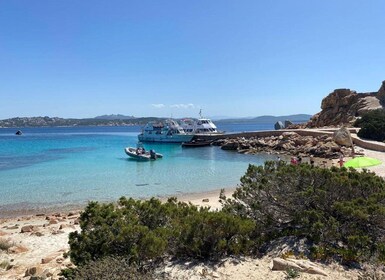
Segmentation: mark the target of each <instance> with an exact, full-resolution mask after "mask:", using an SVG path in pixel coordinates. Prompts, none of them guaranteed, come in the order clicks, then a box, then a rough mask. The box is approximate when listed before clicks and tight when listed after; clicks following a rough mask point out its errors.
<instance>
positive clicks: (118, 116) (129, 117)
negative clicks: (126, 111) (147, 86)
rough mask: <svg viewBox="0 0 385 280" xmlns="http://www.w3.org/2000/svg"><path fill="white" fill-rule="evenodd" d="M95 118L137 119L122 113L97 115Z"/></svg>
mask: <svg viewBox="0 0 385 280" xmlns="http://www.w3.org/2000/svg"><path fill="white" fill-rule="evenodd" d="M94 119H97V120H132V119H135V117H134V116H125V115H121V114H117V115H114V114H112V115H102V116H97V117H95V118H94Z"/></svg>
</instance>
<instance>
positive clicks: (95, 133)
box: [0, 124, 273, 210]
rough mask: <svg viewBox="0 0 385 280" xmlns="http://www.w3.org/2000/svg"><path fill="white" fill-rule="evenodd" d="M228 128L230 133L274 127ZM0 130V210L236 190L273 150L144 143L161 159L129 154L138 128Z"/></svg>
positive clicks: (223, 127)
mask: <svg viewBox="0 0 385 280" xmlns="http://www.w3.org/2000/svg"><path fill="white" fill-rule="evenodd" d="M272 127H273V125H272V124H267V125H247V126H239V125H226V126H219V129H221V130H225V131H227V132H237V131H253V130H265V129H271V128H272ZM16 130H17V129H0V191H1V196H0V210H1V209H16V210H17V209H19V208H23V209H26V208H27V209H28V208H30V209H33V208H34V207H37V206H39V205H41V204H43V203H44V204H46V205H51V206H63V205H66V204H83V203H85V202H87V201H89V200H102V201H114V200H116V199H117V198H119V197H120V196H123V195H124V196H132V197H135V198H142V197H151V196H163V195H172V194H178V193H193V192H201V191H208V190H214V189H219V188H223V187H234V186H236V185H237V184H238V183H239V178H240V177H241V176H242V175H243V174H244V173H245V171H246V168H247V166H248V164H249V163H253V164H262V163H263V162H264V161H265V160H267V159H269V158H270V159H272V156H268V155H258V156H255V155H254V156H252V155H241V154H238V153H236V152H229V151H222V150H221V149H220V148H218V147H204V148H195V149H194V148H193V149H188V148H181V146H180V145H177V144H146V145H145V147H146V149H147V150H148V149H155V150H156V151H157V152H159V153H162V154H163V155H164V158H163V159H159V160H157V161H151V162H136V161H134V160H131V159H129V158H128V157H127V156H126V155H125V153H124V150H123V149H124V147H127V146H135V145H136V142H137V135H138V133H139V131H140V127H73V128H68V127H66V128H64V127H55V128H23V129H22V131H23V133H24V134H23V135H22V136H16V135H14V133H15V131H16Z"/></svg>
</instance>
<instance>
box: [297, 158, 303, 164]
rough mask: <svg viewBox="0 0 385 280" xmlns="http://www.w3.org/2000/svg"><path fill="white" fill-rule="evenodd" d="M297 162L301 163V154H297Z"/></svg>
mask: <svg viewBox="0 0 385 280" xmlns="http://www.w3.org/2000/svg"><path fill="white" fill-rule="evenodd" d="M297 162H298V164H301V163H302V157H301V156H298V160H297Z"/></svg>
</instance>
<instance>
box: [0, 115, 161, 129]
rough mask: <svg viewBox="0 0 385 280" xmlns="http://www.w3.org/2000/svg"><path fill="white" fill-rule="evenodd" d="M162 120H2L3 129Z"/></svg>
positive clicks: (120, 123)
mask: <svg viewBox="0 0 385 280" xmlns="http://www.w3.org/2000/svg"><path fill="white" fill-rule="evenodd" d="M160 119H161V118H153V117H149V118H131V119H97V118H90V119H63V118H57V117H53V118H52V117H47V116H46V117H22V118H19V117H18V118H11V119H5V120H0V128H1V127H18V128H20V127H47V126H51V127H52V126H131V125H145V124H146V123H147V122H149V121H153V120H160Z"/></svg>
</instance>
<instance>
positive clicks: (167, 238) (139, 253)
mask: <svg viewBox="0 0 385 280" xmlns="http://www.w3.org/2000/svg"><path fill="white" fill-rule="evenodd" d="M80 226H81V232H73V233H71V234H70V237H69V244H70V257H71V260H72V261H73V262H74V263H75V264H76V265H85V264H86V263H88V262H90V261H93V260H97V259H102V258H104V257H106V256H111V255H116V256H123V257H125V258H127V259H129V260H130V262H131V263H136V264H138V265H142V264H143V263H145V262H147V261H150V260H151V262H152V263H153V264H156V263H157V262H158V261H161V260H162V259H163V257H165V256H178V257H182V258H183V257H186V258H187V257H188V258H204V259H216V258H219V257H221V256H224V255H228V254H235V255H239V254H242V253H248V252H249V251H250V250H251V248H252V245H253V242H252V241H251V238H250V234H251V233H252V232H253V231H254V227H255V226H254V222H253V221H251V220H246V219H243V218H241V217H236V216H234V215H231V214H228V213H223V212H210V211H209V208H197V207H196V206H193V205H191V204H186V203H182V202H178V201H177V200H176V199H169V200H168V201H167V202H166V203H161V202H160V201H159V200H157V199H154V198H153V199H150V200H148V201H139V200H134V199H131V198H130V199H126V198H121V199H120V200H119V203H118V205H116V206H115V205H114V204H99V203H97V202H91V203H89V204H88V206H87V207H86V209H85V211H84V212H83V213H82V214H81V216H80Z"/></svg>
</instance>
